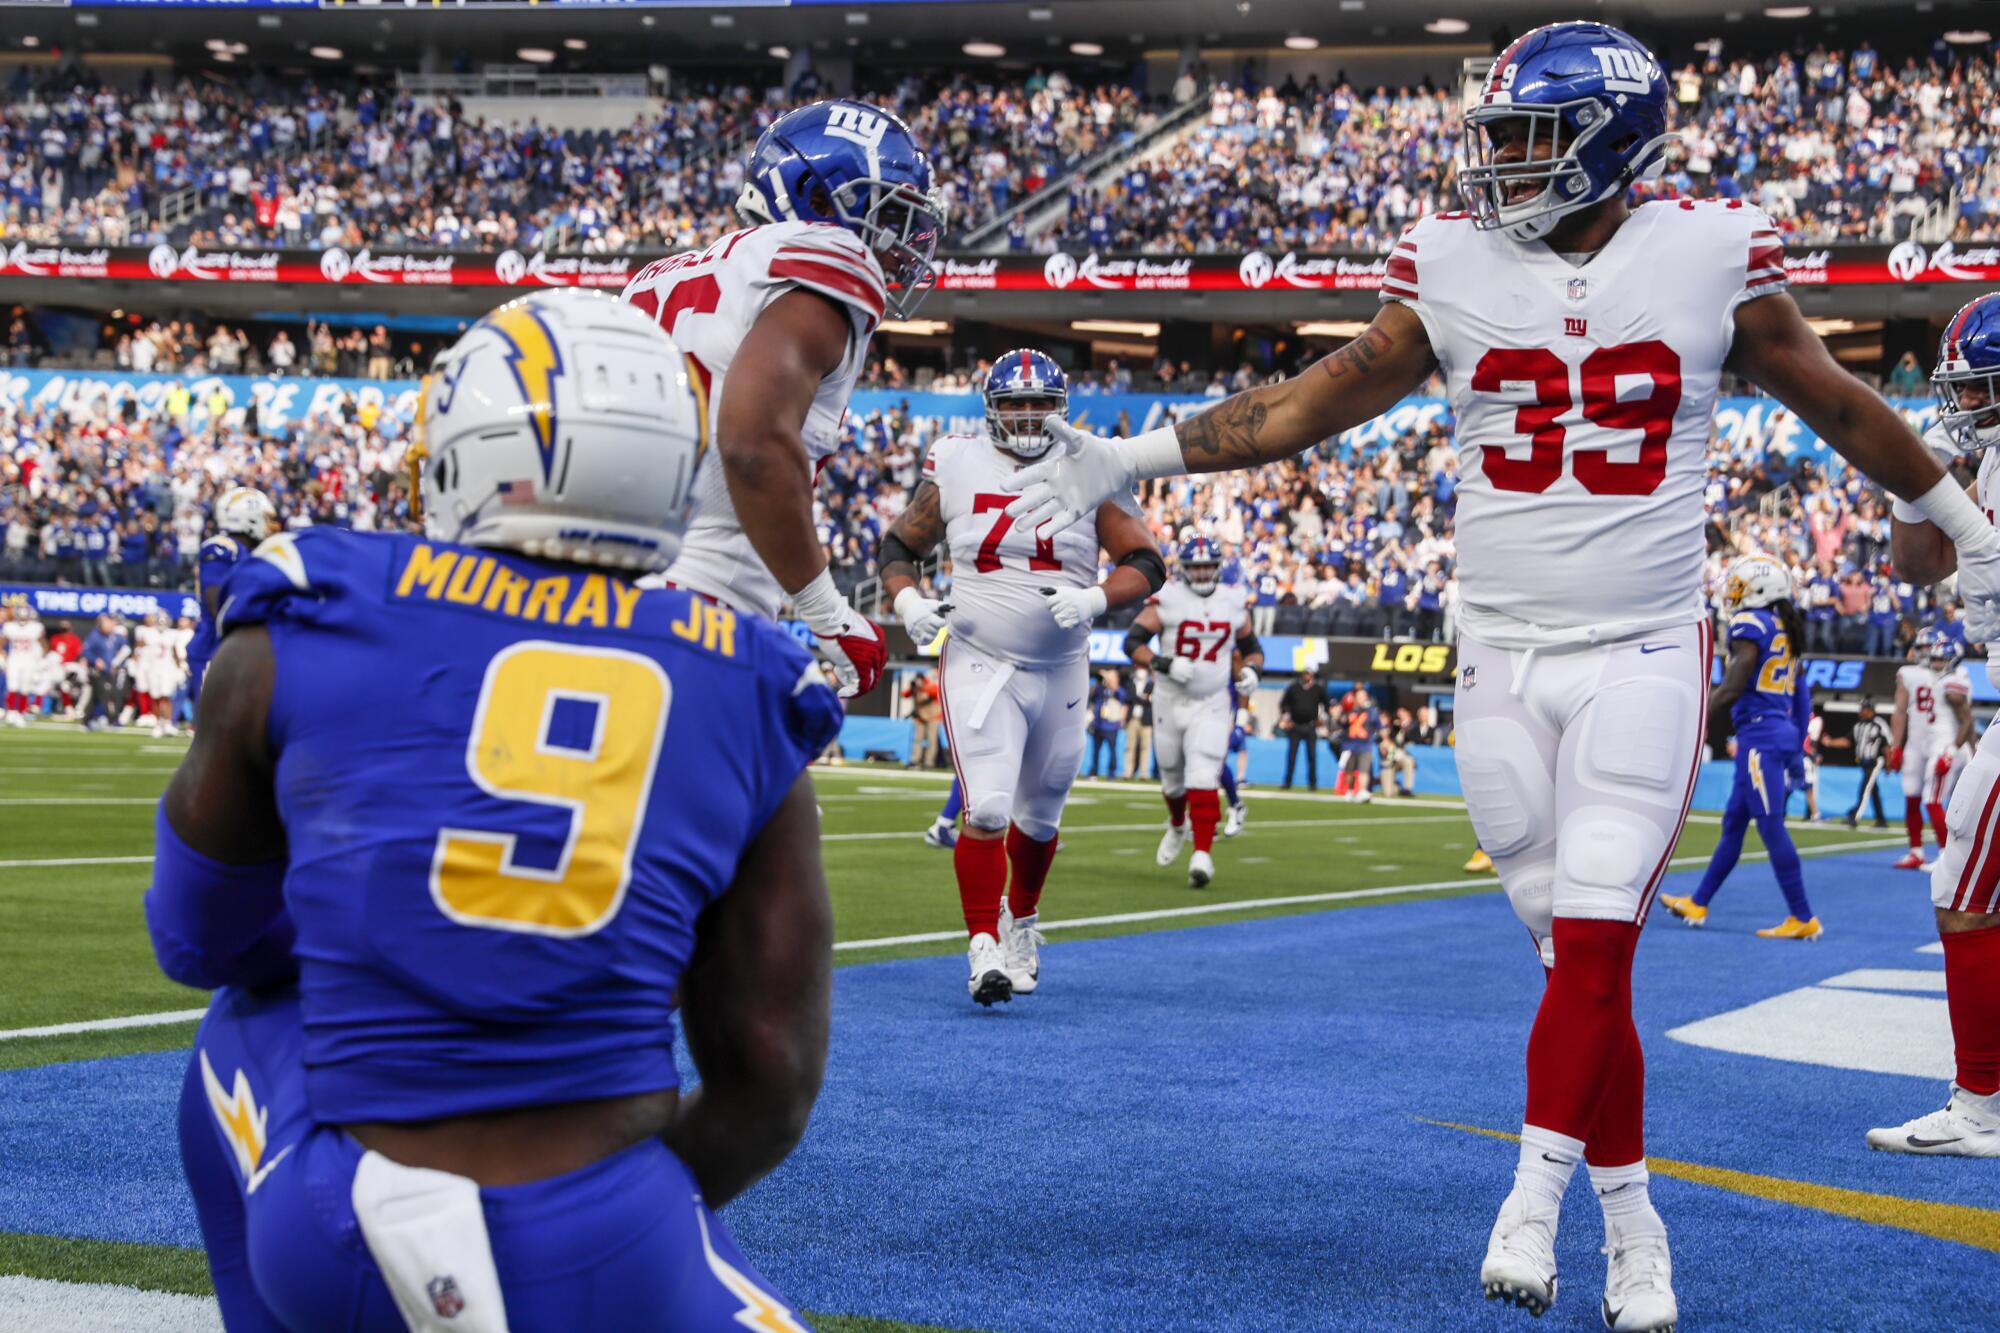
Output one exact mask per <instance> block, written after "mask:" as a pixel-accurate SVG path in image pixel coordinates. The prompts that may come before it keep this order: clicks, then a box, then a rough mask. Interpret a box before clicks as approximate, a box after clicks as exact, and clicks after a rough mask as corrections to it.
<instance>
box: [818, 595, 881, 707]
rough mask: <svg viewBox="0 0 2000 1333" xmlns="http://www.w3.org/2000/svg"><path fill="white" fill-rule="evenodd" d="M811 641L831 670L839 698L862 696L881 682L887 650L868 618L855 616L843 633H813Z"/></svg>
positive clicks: (875, 627)
mask: <svg viewBox="0 0 2000 1333" xmlns="http://www.w3.org/2000/svg"><path fill="white" fill-rule="evenodd" d="M813 639H814V641H815V642H817V643H818V644H819V650H820V652H821V653H822V654H823V655H824V656H825V657H826V660H827V662H828V664H829V665H831V666H832V667H833V678H834V683H835V684H836V685H837V686H838V688H839V693H840V697H841V698H843V699H852V698H853V697H854V696H856V695H857V694H866V693H868V691H870V690H872V689H874V688H875V687H876V686H877V685H879V684H880V683H881V681H882V671H883V668H885V667H887V666H888V665H889V648H888V645H886V644H884V643H883V642H882V631H881V629H880V628H879V627H878V626H877V625H876V624H875V622H874V621H872V620H870V619H868V617H866V616H864V615H861V614H859V613H856V614H855V615H854V617H853V619H851V620H849V621H848V623H847V626H846V632H845V633H841V634H818V633H815V634H814V635H813Z"/></svg>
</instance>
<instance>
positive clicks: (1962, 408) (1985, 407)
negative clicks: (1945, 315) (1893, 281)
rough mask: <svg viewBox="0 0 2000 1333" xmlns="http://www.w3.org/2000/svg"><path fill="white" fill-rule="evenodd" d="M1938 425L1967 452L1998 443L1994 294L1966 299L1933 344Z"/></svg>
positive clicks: (1999, 356) (1999, 324)
mask: <svg viewBox="0 0 2000 1333" xmlns="http://www.w3.org/2000/svg"><path fill="white" fill-rule="evenodd" d="M1931 388H1932V389H1933V390H1934V391H1935V392H1936V393H1937V401H1938V424H1939V425H1941V426H1943V427H1944V428H1945V432H1946V433H1947V434H1949V435H1950V436H1951V438H1952V439H1953V440H1954V441H1956V442H1957V444H1958V447H1959V448H1961V449H1964V450H1965V451H1967V452H1968V453H1970V452H1972V451H1974V450H1978V449H1991V448H1992V447H1993V446H1994V445H1996V444H2000V293H1988V294H1987V295H1985V296H1982V297H1979V298H1977V299H1976V300H1972V301H1968V302H1966V304H1965V305H1963V306H1961V307H1960V308H1959V311H1958V313H1957V314H1956V315H1953V316H1952V317H1951V323H1949V324H1947V325H1945V329H1944V337H1943V338H1942V339H1940V340H1939V342H1938V359H1937V369H1936V370H1933V371H1932V372H1931Z"/></svg>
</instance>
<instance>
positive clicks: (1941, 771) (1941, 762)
mask: <svg viewBox="0 0 2000 1333" xmlns="http://www.w3.org/2000/svg"><path fill="white" fill-rule="evenodd" d="M1949 772H1951V751H1949V750H1946V751H1945V752H1944V753H1943V754H1941V755H1939V756H1938V761H1937V775H1938V776H1939V777H1943V776H1945V775H1946V774H1947V773H1949Z"/></svg>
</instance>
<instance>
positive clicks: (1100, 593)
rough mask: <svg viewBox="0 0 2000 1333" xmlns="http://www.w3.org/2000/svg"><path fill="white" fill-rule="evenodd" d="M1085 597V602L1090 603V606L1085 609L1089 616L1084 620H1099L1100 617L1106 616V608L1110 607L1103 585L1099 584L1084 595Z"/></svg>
mask: <svg viewBox="0 0 2000 1333" xmlns="http://www.w3.org/2000/svg"><path fill="white" fill-rule="evenodd" d="M1083 597H1084V601H1085V602H1086V603H1088V605H1086V606H1085V607H1084V610H1085V611H1087V612H1089V614H1088V615H1086V616H1085V617H1084V619H1086V620H1095V619H1097V618H1098V617H1099V616H1101V615H1103V614H1104V608H1105V607H1106V606H1108V605H1110V601H1109V599H1108V598H1106V597H1105V595H1104V585H1103V584H1101V583H1100V584H1098V585H1097V586H1096V587H1095V588H1092V589H1090V590H1089V591H1088V592H1086V593H1084V595H1083Z"/></svg>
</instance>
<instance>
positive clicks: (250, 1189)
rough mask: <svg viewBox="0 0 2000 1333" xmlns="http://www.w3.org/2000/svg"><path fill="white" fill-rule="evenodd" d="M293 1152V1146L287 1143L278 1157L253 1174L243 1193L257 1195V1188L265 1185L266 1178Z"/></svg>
mask: <svg viewBox="0 0 2000 1333" xmlns="http://www.w3.org/2000/svg"><path fill="white" fill-rule="evenodd" d="M291 1150H292V1145H291V1144H289V1143H287V1144H286V1145H285V1146H284V1149H283V1150H282V1151H281V1152H279V1154H278V1155H277V1156H276V1157H273V1158H272V1159H271V1160H270V1161H268V1162H266V1163H264V1165H262V1166H260V1167H258V1168H257V1169H256V1170H255V1171H253V1172H251V1173H250V1181H249V1183H248V1184H246V1185H245V1186H244V1187H243V1192H244V1193H245V1194H255V1193H256V1192H257V1187H258V1186H259V1185H261V1184H263V1183H264V1177H266V1176H268V1175H270V1174H271V1172H272V1171H273V1170H275V1169H276V1168H277V1165H278V1163H280V1162H282V1161H284V1160H285V1156H286V1154H287V1153H290V1152H291Z"/></svg>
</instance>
